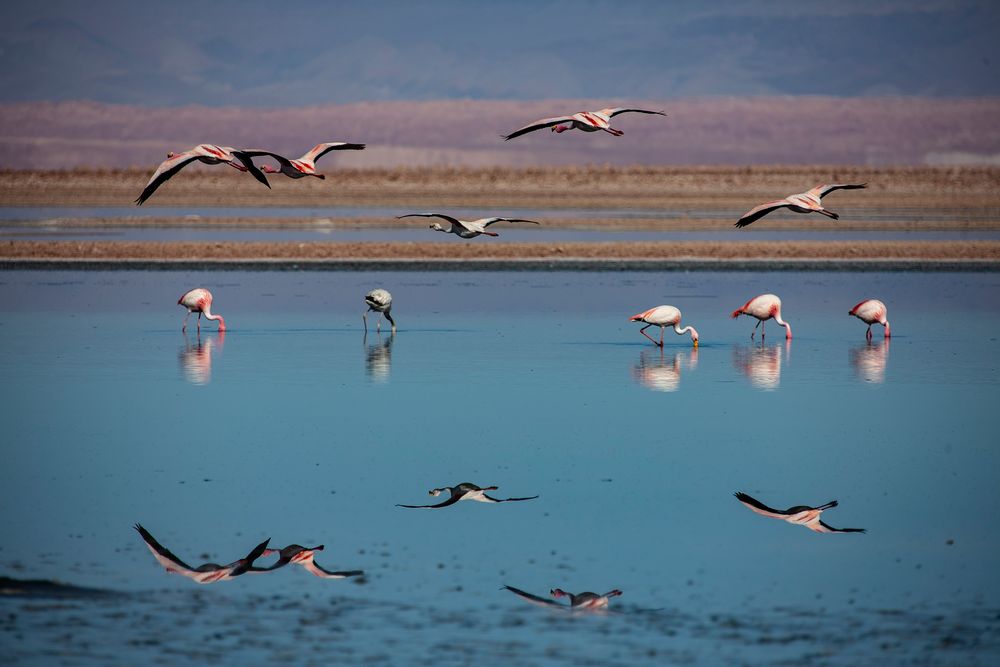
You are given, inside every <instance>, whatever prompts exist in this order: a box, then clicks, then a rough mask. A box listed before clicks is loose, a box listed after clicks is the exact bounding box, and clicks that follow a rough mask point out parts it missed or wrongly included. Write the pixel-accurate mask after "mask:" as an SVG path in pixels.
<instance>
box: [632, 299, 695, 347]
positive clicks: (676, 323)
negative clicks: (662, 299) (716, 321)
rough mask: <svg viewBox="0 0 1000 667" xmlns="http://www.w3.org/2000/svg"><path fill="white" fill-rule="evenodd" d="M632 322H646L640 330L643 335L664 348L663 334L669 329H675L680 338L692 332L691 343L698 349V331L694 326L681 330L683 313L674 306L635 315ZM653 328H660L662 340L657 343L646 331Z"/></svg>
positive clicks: (658, 307)
mask: <svg viewBox="0 0 1000 667" xmlns="http://www.w3.org/2000/svg"><path fill="white" fill-rule="evenodd" d="M629 321H630V322H645V323H646V326H644V327H643V328H641V329H639V333H641V334H642V335H643V336H645V337H646V338H649V340H651V341H653V343H655V344H656V345H659V346H660V347H663V333H664V332H665V331H666V328H667V327H670V326H672V327H673V328H674V333H675V334H677V335H678V336H683V335H684V334H686V333H688V332H689V331H690V332H691V342H692V343H694V346H695V347H698V331H697V330H696V329H695V328H694V327H692V326H686V327H684V328H683V329H681V311H679V310H677V309H676V308H674V307H673V306H657V307H656V308H650V309H649V310H647V311H645V312H642V313H639V314H638V315H633V316H632V317H630V318H629ZM652 326H657V327H660V340H659V341H656V340H655V339H654V338H652V337H651V336H650V335H649V334H648V333H646V329H648V328H649V327H652Z"/></svg>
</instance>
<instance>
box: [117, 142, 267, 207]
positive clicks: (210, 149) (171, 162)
mask: <svg viewBox="0 0 1000 667" xmlns="http://www.w3.org/2000/svg"><path fill="white" fill-rule="evenodd" d="M196 160H197V161H198V162H204V163H205V164H228V165H229V166H230V167H233V168H234V169H238V170H239V171H248V172H250V174H251V175H252V176H253V177H254V178H256V179H257V180H258V181H260V182H261V183H263V184H264V185H266V186H267V187H268V188H270V187H271V184H270V183H268V182H267V177H266V176H264V174H263V173H262V172H261V170H260V169H258V168H257V167H256V166H255V165H254V163H253V160H251V159H250V156H249V155H248V154H247V153H246V151H243V150H239V149H236V148H230V147H229V146H216V145H214V144H199V145H197V146H195V147H194V148H192V149H190V150H186V151H184V152H183V153H174V152H173V151H171V152H169V153H167V159H166V160H164V161H163V162H161V163H160V166H159V167H157V168H156V171H154V172H153V175H152V177H150V179H149V182H148V183H146V187H145V188H143V189H142V193H141V194H140V195H139V196H138V197H136V200H135V205H136V206H142V204H143V203H144V202H145V201H146V200H147V199H149V198H150V197H151V196H153V193H154V192H156V189H157V188H159V187H160V186H161V185H163V184H164V183H166V182H167V181H168V180H169V179H170V178H171V177H172V176H174V174H176V173H177V172H179V171H180V170H181V169H183V168H184V167H186V166H187V165H189V164H191V163H192V162H194V161H196ZM237 162H239V163H240V164H237Z"/></svg>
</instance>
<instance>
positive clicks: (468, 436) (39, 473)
mask: <svg viewBox="0 0 1000 667" xmlns="http://www.w3.org/2000/svg"><path fill="white" fill-rule="evenodd" d="M197 285H200V286H205V287H208V288H210V289H211V290H212V292H213V293H214V295H215V308H214V309H215V310H216V311H217V312H218V313H221V314H222V315H223V316H225V318H226V323H227V326H228V331H227V332H226V333H225V334H224V335H223V334H220V333H218V332H216V325H215V323H212V322H203V327H202V331H201V334H200V336H199V335H197V334H196V333H195V330H194V320H192V322H191V325H190V326H189V329H188V332H187V334H186V335H184V334H182V333H181V331H180V324H181V320H182V319H183V311H182V309H181V308H180V307H179V306H177V305H176V301H177V298H178V296H179V295H180V294H181V293H182V292H184V291H185V290H186V289H188V288H190V287H193V286H197ZM377 286H381V287H385V288H387V289H389V290H390V291H391V292H392V294H393V297H394V302H393V303H394V307H393V315H394V316H395V318H396V320H397V323H398V325H399V330H398V332H397V333H396V334H395V336H392V335H390V334H388V333H387V332H385V331H383V332H382V333H381V335H379V334H376V333H375V332H374V330H373V329H374V323H375V315H374V314H371V315H370V316H369V326H370V328H371V329H372V330H371V331H369V333H368V335H367V336H365V335H364V334H363V332H362V327H361V313H362V311H363V310H364V305H363V300H362V297H363V295H364V294H365V292H367V291H368V290H369V289H371V288H373V287H377ZM764 292H774V293H777V294H779V295H780V296H781V297H782V300H783V302H784V317H785V318H786V319H787V320H788V321H789V322H790V323H791V324H792V328H793V332H794V338H793V340H791V341H786V340H785V339H784V336H783V335H782V334H783V331H782V330H781V329H780V328H778V327H776V326H775V325H774V324H773V322H772V323H769V324H767V325H765V326H766V332H767V335H766V338H765V340H764V342H763V344H761V342H760V340H759V338H758V339H757V340H756V341H751V340H750V337H749V334H750V332H751V330H752V329H753V320H749V319H747V318H740V319H737V320H733V319H731V318H730V317H729V313H730V312H731V311H732V310H734V309H735V308H737V307H739V306H740V305H742V304H743V303H744V302H745V301H746V300H748V299H749V298H750V297H752V296H755V295H757V294H760V293H764ZM869 296H877V297H878V298H880V299H882V300H883V301H885V302H886V303H887V305H888V308H889V319H890V322H891V324H892V331H893V337H892V339H891V340H889V341H886V340H885V339H884V338H883V336H882V330H881V327H877V326H876V327H874V328H873V331H874V334H875V335H874V338H873V342H872V343H871V344H868V343H867V342H866V341H865V336H864V333H865V328H866V327H865V325H864V324H863V323H861V322H860V321H858V320H857V319H855V318H853V317H849V316H848V315H847V311H848V310H849V309H850V308H851V307H852V306H853V305H854V304H855V303H857V302H858V301H861V300H862V299H864V298H866V297H869ZM661 303H669V304H673V305H675V306H677V307H679V308H680V309H681V310H682V311H683V313H684V323H685V324H692V325H694V326H695V327H697V329H698V331H699V333H700V336H701V345H700V347H699V348H698V349H697V350H694V349H693V348H692V346H691V344H690V339H689V338H687V336H684V337H680V336H676V335H674V334H673V333H672V332H670V331H668V333H667V336H666V342H667V345H666V347H665V348H664V350H663V351H662V352H661V351H660V350H658V349H657V348H655V347H654V346H653V345H651V344H650V343H649V342H648V341H647V340H646V339H645V338H643V337H642V336H640V335H639V332H638V329H639V325H637V324H634V323H630V322H628V321H627V318H628V317H629V316H630V315H632V314H634V313H637V312H640V311H642V310H645V309H647V308H649V307H652V306H655V305H658V304H661ZM649 333H651V334H654V329H652V328H651V329H649ZM654 335H655V334H654ZM998 345H1000V274H997V273H931V274H920V273H877V272H871V273H855V274H847V273H823V272H809V273H792V272H788V273H780V272H779V273H750V272H734V273H723V272H692V273H683V272H677V273H666V274H664V273H653V272H637V273H601V272H585V273H571V272H537V273H535V272H527V273H524V272H517V273H504V272H475V273H464V272H450V273H449V272H442V273H433V274H418V273H407V272H381V273H380V272H367V273H364V272H307V273H295V272H257V273H255V272H237V271H233V272H197V271H192V272H183V271H166V272H156V271H112V272H98V271H94V272H62V271H5V272H2V273H0V373H2V376H3V378H4V382H3V384H2V392H3V396H2V401H0V405H2V406H3V407H2V411H3V414H2V418H3V419H2V422H3V424H4V426H3V433H4V437H3V439H2V445H0V447H2V457H3V461H4V465H3V466H2V467H0V503H2V506H3V508H4V512H3V514H2V517H3V518H2V521H0V529H2V530H3V534H4V537H5V540H4V543H3V545H2V548H0V575H8V576H12V577H17V578H20V579H32V578H38V579H57V580H60V581H66V582H70V583H72V584H76V585H80V586H88V587H94V588H99V589H102V590H113V591H117V592H120V593H122V594H124V596H123V597H115V598H113V599H104V598H101V599H98V600H89V599H73V600H72V601H70V602H66V603H63V604H61V605H56V604H50V605H42V606H41V607H39V606H38V603H37V601H35V602H31V601H29V602H25V601H23V600H20V599H11V598H7V599H3V598H0V615H5V614H10V615H8V616H7V620H5V621H3V623H2V624H0V630H2V631H3V632H4V634H3V636H5V637H7V639H8V640H9V641H8V642H7V643H8V644H10V645H11V646H12V647H13V648H12V649H11V650H12V651H13V653H12V655H14V656H15V657H16V658H17V660H18V661H20V662H24V663H26V664H47V661H51V660H53V659H55V658H59V659H60V660H62V661H69V662H74V663H75V664H108V663H110V662H119V663H120V664H135V663H136V662H139V661H149V660H150V659H151V657H152V656H154V655H159V654H160V653H161V652H163V651H167V652H168V653H173V654H175V655H179V656H186V657H187V658H188V659H196V660H201V661H204V662H213V663H226V664H237V663H241V662H244V663H245V661H246V660H247V659H248V655H249V654H248V653H247V652H248V651H250V650H251V649H254V650H256V651H257V652H255V653H253V656H255V657H256V658H258V659H260V658H261V656H264V657H267V658H269V659H289V660H290V659H295V660H297V661H299V662H301V663H303V664H319V663H320V662H323V663H324V664H325V663H326V662H328V661H329V659H330V658H331V656H332V655H340V656H341V657H343V656H353V657H352V658H351V659H352V660H357V661H361V660H362V659H365V660H370V661H372V662H379V661H382V662H386V661H388V662H389V663H394V662H399V664H403V663H404V662H407V661H406V660H404V657H406V656H409V657H412V658H413V660H412V662H413V663H423V662H428V663H430V662H436V663H437V664H466V663H467V662H468V661H470V660H471V659H472V656H473V655H475V654H477V653H478V654H481V655H482V656H484V657H487V658H489V659H491V660H494V661H499V662H500V663H501V664H561V663H564V662H565V663H576V664H642V663H648V664H664V663H672V662H684V663H688V664H732V663H733V662H734V661H735V662H743V663H750V664H777V663H779V662H782V661H786V662H787V663H788V664H804V663H813V664H858V662H859V656H862V657H863V658H864V659H861V660H860V662H868V663H870V662H872V661H874V660H876V659H877V660H878V661H879V662H880V663H881V664H890V663H894V664H907V663H909V662H912V660H913V659H917V658H919V659H923V660H924V661H925V662H926V664H995V662H994V661H995V660H996V659H997V657H998V656H1000V640H998V639H997V637H998V632H997V630H998V628H1000V621H998V618H1000V615H998V614H1000V575H998V573H997V567H996V554H997V553H998V552H1000V531H998V530H997V529H996V528H995V527H994V526H993V523H994V521H993V517H995V516H997V515H998V513H1000V494H998V493H997V480H998V471H1000V448H998V447H997V444H996V442H997V438H996V433H997V432H998V430H1000V413H998V411H997V405H998V404H1000V382H998V380H1000V375H998V363H1000V354H998V352H1000V347H998ZM462 481H470V482H474V483H477V484H480V485H489V484H495V485H498V486H499V487H500V489H499V490H498V491H497V492H496V495H498V496H500V497H508V496H515V497H520V496H531V495H535V494H538V495H540V497H539V498H538V499H537V500H532V501H526V502H519V503H508V504H500V505H486V504H481V503H471V502H463V503H458V504H457V505H455V506H452V507H448V508H445V509H442V510H409V509H403V508H399V507H396V506H395V504H396V503H406V504H421V503H424V502H427V501H430V500H433V499H432V498H430V497H429V496H428V494H427V491H428V489H431V488H434V487H441V486H451V485H454V484H457V483H459V482H462ZM739 490H741V491H745V492H747V493H750V494H751V495H753V496H755V497H757V498H759V499H760V500H762V501H763V502H765V503H768V504H770V505H772V506H775V507H788V506H792V505H799V504H810V505H812V504H815V505H818V504H821V503H824V502H826V501H829V500H833V499H837V500H839V501H840V506H839V507H837V508H835V509H832V510H829V511H827V512H826V513H825V514H824V515H823V518H824V520H825V521H826V522H827V523H829V524H831V525H833V526H837V527H861V528H866V529H868V533H867V534H838V535H823V534H817V533H813V532H811V531H809V530H807V529H805V528H802V527H798V526H791V525H788V524H786V523H784V522H781V521H776V520H773V519H768V518H765V517H761V516H758V515H756V514H754V513H752V512H750V511H749V510H748V509H746V508H745V507H743V506H742V505H741V504H739V503H738V502H737V501H736V500H735V499H734V498H733V495H732V494H733V492H734V491H739ZM136 522H141V523H142V524H143V525H144V526H146V528H148V529H149V530H150V532H152V533H153V534H154V535H155V536H156V537H157V538H158V539H159V540H160V541H161V542H162V543H163V544H164V545H166V546H167V547H168V548H170V549H171V550H173V551H174V552H176V553H177V554H178V555H179V556H180V557H181V558H184V559H185V560H188V561H189V562H195V563H200V562H203V561H205V560H216V561H218V562H229V561H230V560H234V559H235V558H237V557H238V556H241V555H243V554H244V553H246V552H247V551H248V550H249V549H250V547H252V546H253V545H254V544H256V543H257V542H260V541H261V540H263V539H265V538H267V537H270V538H271V539H272V543H273V544H274V545H277V546H284V545H285V544H289V543H300V544H318V543H323V544H325V545H326V550H325V551H323V552H321V553H320V554H319V555H318V556H317V561H318V562H319V563H320V564H322V565H324V566H326V567H335V568H341V569H354V568H358V569H364V570H365V571H366V573H367V574H366V577H365V578H364V580H363V581H362V582H361V583H358V582H351V581H326V580H321V579H318V578H315V577H311V576H309V575H308V574H307V573H305V572H304V571H302V570H301V568H293V567H289V568H285V569H283V570H280V571H277V572H274V573H270V574H267V575H260V576H244V577H240V578H238V579H235V580H233V581H232V582H226V583H221V584H215V585H211V586H204V587H199V586H197V585H195V584H193V583H192V582H190V581H189V580H187V579H184V578H182V577H178V576H175V575H168V574H166V573H165V572H164V571H163V569H162V568H161V567H159V566H158V565H157V564H156V563H155V561H154V560H153V558H152V556H151V555H150V554H149V552H148V551H147V550H146V549H145V547H144V546H143V544H142V542H141V541H140V539H139V537H138V535H137V534H136V533H135V532H134V531H133V530H132V528H131V526H132V524H134V523H136ZM504 584H509V585H512V586H516V587H518V588H522V589H525V590H528V591H532V592H534V593H537V594H540V595H547V593H548V591H549V589H551V588H555V587H561V588H564V589H566V590H570V591H574V592H578V591H581V590H594V591H598V592H604V591H606V590H610V589H612V588H619V589H621V590H623V591H624V595H623V596H622V597H620V598H615V599H614V600H613V601H612V609H613V610H617V612H616V613H612V614H609V615H607V616H600V617H586V618H577V617H574V616H570V615H569V614H559V613H558V612H554V611H549V610H546V609H543V608H539V607H535V606H531V605H529V604H527V603H525V602H524V601H523V600H520V599H519V598H517V597H515V596H513V595H511V594H510V593H508V592H506V591H502V590H500V587H501V586H502V585H504ZM32 605H34V606H32ZM251 617H252V618H251ZM109 633H113V634H114V637H113V638H111V639H109V638H108V637H107V635H108V634H109ZM15 637H16V641H15V639H13V638H15ZM237 640H238V641H237ZM102 642H103V643H102ZM887 646H888V648H887ZM109 647H110V648H109ZM400 661H402V662H400Z"/></svg>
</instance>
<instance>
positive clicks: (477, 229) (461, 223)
mask: <svg viewBox="0 0 1000 667" xmlns="http://www.w3.org/2000/svg"><path fill="white" fill-rule="evenodd" d="M400 218H441V219H442V220H447V221H448V222H450V223H451V225H450V226H449V227H448V228H447V229H445V228H444V227H442V226H441V224H440V223H437V222H435V223H434V224H432V225H431V226H430V228H431V229H434V230H436V231H439V232H444V233H446V234H456V235H458V236H460V237H462V238H463V239H474V238H476V237H477V236H479V235H480V234H485V235H486V236H500V235H499V234H497V233H496V232H488V231H486V228H487V227H489V226H490V225H492V224H493V223H495V222H530V223H531V224H533V225H537V224H539V223H537V222H535V221H534V220H522V219H521V218H480V219H479V220H459V219H458V218H453V217H451V216H450V215H444V214H443V213H407V214H406V215H397V216H396V219H397V220H399V219H400Z"/></svg>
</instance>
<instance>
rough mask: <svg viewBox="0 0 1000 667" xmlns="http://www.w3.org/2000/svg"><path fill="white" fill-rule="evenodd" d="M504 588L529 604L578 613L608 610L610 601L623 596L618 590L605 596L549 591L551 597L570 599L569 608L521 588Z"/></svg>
mask: <svg viewBox="0 0 1000 667" xmlns="http://www.w3.org/2000/svg"><path fill="white" fill-rule="evenodd" d="M504 588H505V589H507V590H508V591H510V592H511V593H513V594H514V595H517V596H518V597H521V598H523V599H525V600H527V601H528V602H533V603H534V604H540V605H542V606H544V607H557V608H559V609H572V610H577V611H585V610H586V611H595V610H599V609H607V607H608V602H609V601H610V599H611V598H613V597H617V596H619V595H621V594H622V592H621V591H620V590H618V589H617V588H616V589H614V590H610V591H608V592H607V593H605V594H604V595H598V594H597V593H591V592H590V591H586V592H583V593H576V594H573V593H567V592H566V591H564V590H563V589H561V588H553V589H552V590H551V591H549V595H551V596H552V597H554V598H556V599H558V598H563V597H568V598H569V606H568V607H567V606H566V605H564V604H559V603H558V602H555V601H553V600H549V599H547V598H543V597H541V596H538V595H533V594H531V593H528V592H526V591H522V590H521V589H520V588H514V587H513V586H504Z"/></svg>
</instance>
